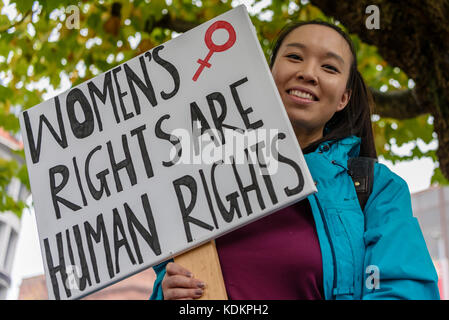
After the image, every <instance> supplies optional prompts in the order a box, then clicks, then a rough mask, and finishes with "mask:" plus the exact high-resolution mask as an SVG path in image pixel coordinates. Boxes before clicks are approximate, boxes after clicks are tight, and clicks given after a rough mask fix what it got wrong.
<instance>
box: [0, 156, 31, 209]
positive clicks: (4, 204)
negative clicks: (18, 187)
mask: <svg viewBox="0 0 449 320" xmlns="http://www.w3.org/2000/svg"><path fill="white" fill-rule="evenodd" d="M24 170H26V168H25V166H22V167H20V168H19V165H18V164H17V162H16V161H10V160H6V159H2V158H0V212H5V211H11V212H14V213H15V214H17V215H18V216H19V217H20V216H21V214H22V211H23V209H24V208H25V207H26V204H25V203H24V202H23V201H15V200H14V199H13V198H12V197H11V196H9V195H8V192H7V186H8V185H9V184H10V182H11V180H12V179H13V178H14V177H18V176H21V177H22V178H23V176H24V173H26V171H24ZM24 181H26V180H24Z"/></svg>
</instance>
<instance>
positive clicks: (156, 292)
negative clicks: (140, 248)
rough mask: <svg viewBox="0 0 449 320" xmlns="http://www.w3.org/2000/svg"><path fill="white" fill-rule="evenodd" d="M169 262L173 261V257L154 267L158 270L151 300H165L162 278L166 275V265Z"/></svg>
mask: <svg viewBox="0 0 449 320" xmlns="http://www.w3.org/2000/svg"><path fill="white" fill-rule="evenodd" d="M169 262H173V259H170V260H167V261H164V262H162V263H160V264H158V265H155V266H154V267H153V269H154V272H156V280H154V284H153V292H152V293H151V296H150V300H164V294H163V292H162V279H164V277H165V267H166V266H167V264H168V263H169Z"/></svg>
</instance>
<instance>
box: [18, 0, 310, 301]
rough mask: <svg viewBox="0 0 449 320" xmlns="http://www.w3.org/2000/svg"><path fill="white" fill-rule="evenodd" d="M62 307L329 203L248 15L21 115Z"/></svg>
mask: <svg viewBox="0 0 449 320" xmlns="http://www.w3.org/2000/svg"><path fill="white" fill-rule="evenodd" d="M20 124H21V128H22V134H23V139H24V145H25V154H26V160H27V166H28V171H29V175H30V183H31V190H32V194H33V201H34V206H35V211H36V219H37V227H38V233H39V241H40V245H41V251H42V257H43V261H44V268H45V273H46V281H47V287H48V292H49V297H50V298H54V299H68V298H70V299H74V298H80V297H83V296H85V295H87V294H90V293H92V292H94V291H96V290H99V289H101V288H103V287H105V286H108V285H111V284H113V283H115V282H117V281H119V280H121V279H123V278H125V277H128V276H130V275H132V274H134V273H137V272H139V271H141V270H144V269H146V268H148V267H150V266H153V265H155V264H158V263H160V262H162V261H165V260H167V259H168V258H171V257H174V256H176V255H178V254H180V253H183V252H186V251H188V250H190V249H191V248H193V247H196V246H198V245H200V244H203V243H205V242H207V241H210V240H212V239H215V238H217V237H219V236H220V235H223V234H224V233H227V232H230V231H231V230H234V229H235V228H238V227H241V226H243V225H245V224H247V223H250V222H251V221H254V220H256V219H259V218H261V217H263V216H265V215H267V214H270V213H273V212H275V211H277V210H279V209H281V208H283V207H285V206H287V205H290V204H292V203H294V202H297V201H299V200H301V199H303V198H305V197H306V196H307V195H309V194H311V193H312V192H314V191H316V189H315V186H314V184H313V180H312V178H311V176H310V173H309V171H308V169H307V166H306V163H305V161H304V157H303V155H302V153H301V149H300V147H299V145H298V142H297V141H296V137H295V135H294V132H293V129H292V127H291V125H290V122H289V120H288V118H287V114H286V112H285V110H284V107H283V105H282V101H281V99H280V96H279V93H278V92H277V89H276V86H275V84H274V81H273V78H272V77H271V74H270V70H269V68H268V65H267V63H266V61H265V58H264V55H263V53H262V50H261V48H260V45H259V43H258V40H257V37H256V34H255V29H254V27H253V26H252V24H251V21H250V19H249V17H248V14H247V12H246V9H245V7H244V6H239V7H237V8H235V9H233V10H230V11H228V12H227V13H225V14H223V15H221V16H219V17H217V18H215V19H212V20H210V21H208V22H206V23H204V24H202V25H200V26H198V27H196V28H194V29H192V30H191V31H189V32H186V33H185V34H182V35H180V36H178V37H177V38H175V39H173V40H170V41H168V42H166V43H164V44H163V45H160V46H158V47H156V48H154V49H152V50H149V51H147V52H145V53H143V54H141V55H139V56H137V57H135V58H133V59H131V60H129V61H127V62H125V63H123V64H121V65H119V66H117V67H115V68H113V69H111V70H109V71H107V72H105V73H103V74H100V75H98V76H96V77H95V78H93V79H91V80H89V81H87V82H84V83H82V84H80V85H78V86H76V87H74V88H71V89H69V90H67V91H66V92H64V93H62V94H60V95H58V96H56V97H54V98H53V99H51V100H48V101H45V102H43V103H41V104H39V105H37V106H35V107H33V108H30V109H29V110H26V111H24V112H22V114H21V116H20Z"/></svg>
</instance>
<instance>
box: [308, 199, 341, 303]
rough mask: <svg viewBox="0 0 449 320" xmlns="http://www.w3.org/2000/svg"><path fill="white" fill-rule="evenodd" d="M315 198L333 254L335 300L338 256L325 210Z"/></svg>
mask: <svg viewBox="0 0 449 320" xmlns="http://www.w3.org/2000/svg"><path fill="white" fill-rule="evenodd" d="M313 196H314V197H315V201H316V203H317V205H318V209H319V210H320V216H321V220H322V221H323V225H324V231H325V232H326V235H327V238H328V239H329V244H330V247H331V252H332V261H333V265H334V270H333V271H334V279H333V284H332V290H331V294H332V298H333V299H334V300H335V294H334V288H336V287H337V276H338V273H337V259H336V255H335V248H334V244H333V242H332V238H331V236H330V232H329V227H328V225H327V221H326V219H325V217H324V212H323V209H322V208H321V204H320V201H319V200H318V197H317V196H316V194H314V195H313Z"/></svg>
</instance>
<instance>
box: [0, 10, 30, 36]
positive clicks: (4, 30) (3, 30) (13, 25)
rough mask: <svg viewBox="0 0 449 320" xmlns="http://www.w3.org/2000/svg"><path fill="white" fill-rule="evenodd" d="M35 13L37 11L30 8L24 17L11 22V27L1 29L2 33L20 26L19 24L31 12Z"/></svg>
mask: <svg viewBox="0 0 449 320" xmlns="http://www.w3.org/2000/svg"><path fill="white" fill-rule="evenodd" d="M34 13H35V12H34V11H31V10H28V11H27V12H26V13H25V14H24V15H23V17H22V19H20V20H18V21H16V22H14V23H13V24H11V25H10V26H9V27H7V28H4V29H2V30H0V33H5V32H6V31H8V30H9V29H11V28H14V27H16V26H18V25H19V24H21V23H22V22H23V21H24V20H25V19H26V18H27V17H28V16H29V15H30V14H34Z"/></svg>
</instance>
